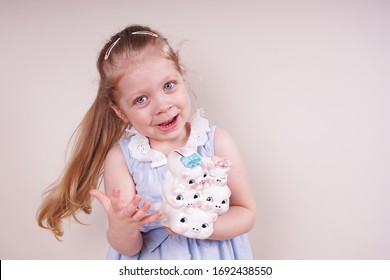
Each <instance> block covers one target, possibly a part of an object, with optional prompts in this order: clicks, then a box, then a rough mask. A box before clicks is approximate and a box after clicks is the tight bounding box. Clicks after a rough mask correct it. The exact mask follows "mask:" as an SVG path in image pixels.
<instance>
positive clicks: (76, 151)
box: [37, 25, 183, 239]
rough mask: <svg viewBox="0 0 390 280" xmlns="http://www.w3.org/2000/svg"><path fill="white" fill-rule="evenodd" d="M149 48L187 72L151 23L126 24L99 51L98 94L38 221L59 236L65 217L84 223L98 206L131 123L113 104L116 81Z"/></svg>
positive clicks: (41, 225) (46, 196)
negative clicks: (97, 196) (112, 156)
mask: <svg viewBox="0 0 390 280" xmlns="http://www.w3.org/2000/svg"><path fill="white" fill-rule="evenodd" d="M138 31H146V32H138ZM151 34H154V35H156V36H152V35H151ZM148 50H158V51H159V52H160V54H161V55H162V57H164V58H166V59H169V60H171V61H173V62H174V64H175V67H176V69H177V70H178V72H179V73H180V74H182V72H183V71H182V67H181V65H180V62H179V56H178V54H177V53H176V52H174V51H173V49H172V48H171V47H170V45H169V44H168V41H167V39H166V38H164V37H163V36H162V35H161V34H160V33H158V32H157V31H154V30H152V29H150V28H149V27H146V26H139V25H132V26H128V27H126V28H125V29H123V30H122V31H120V32H119V33H117V34H115V35H114V36H112V37H111V39H110V40H109V41H108V42H107V43H106V45H105V46H104V47H103V49H102V50H101V52H100V54H99V57H98V60H97V68H98V71H99V75H100V83H99V88H98V91H97V96H96V99H95V101H94V102H93V104H92V106H91V108H90V109H89V110H88V112H87V113H86V115H85V117H84V119H83V120H82V121H81V123H80V125H79V126H78V128H77V129H76V131H75V133H74V135H73V136H74V137H75V138H74V140H75V141H74V147H73V149H72V151H71V155H70V158H69V160H68V162H67V165H66V167H65V169H64V172H63V174H62V175H61V176H60V177H59V179H58V180H57V181H56V182H54V183H53V184H52V185H51V186H50V187H49V188H48V189H47V191H46V192H45V197H44V200H43V202H42V205H41V206H40V208H39V210H38V213H37V220H38V225H39V226H40V227H43V228H46V229H49V230H51V231H52V232H53V234H54V236H55V237H56V238H57V239H59V238H60V237H61V236H63V234H64V231H63V228H62V221H63V219H65V218H73V219H74V220H76V221H77V222H78V223H81V224H82V222H81V221H80V220H79V219H78V218H77V213H78V212H80V211H83V212H85V213H87V214H90V213H91V211H92V207H91V201H92V199H91V195H90V193H89V192H90V190H92V189H93V188H97V187H98V185H99V181H100V179H101V177H102V174H103V163H104V160H105V158H106V156H107V153H108V151H109V150H110V149H111V148H112V147H113V145H114V144H115V143H117V142H118V141H119V140H120V139H121V138H122V137H123V135H124V132H125V129H126V128H127V127H128V125H129V124H126V123H124V122H123V121H122V120H121V119H120V118H119V117H118V116H117V115H116V114H115V112H114V110H113V109H112V108H111V105H112V104H116V102H115V96H116V94H117V93H116V85H117V83H118V81H119V80H120V78H121V77H122V75H123V74H124V72H125V70H126V68H127V67H128V66H129V63H131V58H133V57H135V56H137V55H139V54H141V53H144V52H145V51H148ZM73 136H72V137H73Z"/></svg>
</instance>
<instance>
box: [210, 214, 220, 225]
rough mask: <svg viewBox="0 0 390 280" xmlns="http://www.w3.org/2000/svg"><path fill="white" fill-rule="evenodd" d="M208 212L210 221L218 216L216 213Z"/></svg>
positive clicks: (213, 220)
mask: <svg viewBox="0 0 390 280" xmlns="http://www.w3.org/2000/svg"><path fill="white" fill-rule="evenodd" d="M209 214H210V222H212V223H214V222H215V221H216V220H217V218H218V214H217V213H209Z"/></svg>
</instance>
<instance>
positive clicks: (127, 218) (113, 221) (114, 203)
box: [90, 188, 162, 234]
mask: <svg viewBox="0 0 390 280" xmlns="http://www.w3.org/2000/svg"><path fill="white" fill-rule="evenodd" d="M90 194H91V195H92V196H93V197H95V198H96V199H97V200H98V201H99V203H100V204H101V205H102V206H103V208H104V210H105V211H106V213H107V216H108V220H109V225H110V227H111V229H112V230H118V231H120V232H124V233H128V234H133V233H135V232H136V231H139V230H140V228H141V227H142V226H143V225H146V224H150V223H153V222H155V221H157V220H158V219H159V218H160V217H161V215H162V211H161V210H157V211H156V212H154V213H153V214H148V211H149V210H150V207H151V204H150V202H149V201H145V202H144V203H143V204H142V206H141V207H140V208H138V205H139V203H140V201H141V195H138V194H136V195H135V196H134V197H133V199H132V200H131V201H130V202H129V203H127V204H125V203H124V202H123V201H121V199H120V190H119V189H118V188H115V189H114V190H113V191H112V195H111V198H109V197H108V196H107V195H105V194H104V193H102V192H100V191H98V190H91V191H90Z"/></svg>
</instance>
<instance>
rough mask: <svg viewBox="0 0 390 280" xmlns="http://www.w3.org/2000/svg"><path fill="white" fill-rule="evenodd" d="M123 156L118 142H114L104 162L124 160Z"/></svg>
mask: <svg viewBox="0 0 390 280" xmlns="http://www.w3.org/2000/svg"><path fill="white" fill-rule="evenodd" d="M124 160H125V159H124V156H123V152H122V149H121V147H120V145H119V143H117V144H115V145H114V146H113V147H112V148H111V149H110V150H109V151H108V153H107V156H106V164H107V162H115V161H124Z"/></svg>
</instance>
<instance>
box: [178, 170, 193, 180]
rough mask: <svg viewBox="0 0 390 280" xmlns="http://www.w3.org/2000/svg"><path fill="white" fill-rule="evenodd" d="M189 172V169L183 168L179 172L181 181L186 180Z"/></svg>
mask: <svg viewBox="0 0 390 280" xmlns="http://www.w3.org/2000/svg"><path fill="white" fill-rule="evenodd" d="M190 174H191V173H190V172H189V171H187V170H184V171H183V172H182V173H181V176H180V177H181V179H182V180H183V181H185V180H188V178H190Z"/></svg>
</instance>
